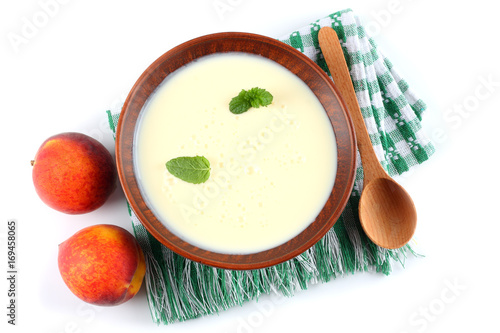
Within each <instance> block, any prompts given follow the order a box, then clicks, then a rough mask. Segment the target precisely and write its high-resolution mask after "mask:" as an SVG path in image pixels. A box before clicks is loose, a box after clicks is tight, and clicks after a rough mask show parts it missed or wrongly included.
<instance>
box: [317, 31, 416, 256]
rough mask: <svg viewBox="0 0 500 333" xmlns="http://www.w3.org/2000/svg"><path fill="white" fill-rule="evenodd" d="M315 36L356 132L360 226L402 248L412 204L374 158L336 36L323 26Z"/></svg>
mask: <svg viewBox="0 0 500 333" xmlns="http://www.w3.org/2000/svg"><path fill="white" fill-rule="evenodd" d="M318 37H319V44H320V47H321V50H322V52H323V55H324V57H325V60H326V63H327V65H328V68H329V70H330V73H331V75H332V78H333V81H334V82H335V85H336V86H337V88H339V90H340V93H341V94H342V97H343V99H344V101H345V102H346V105H347V108H348V109H349V113H350V115H351V119H352V121H353V123H354V129H355V131H356V138H357V143H358V149H359V153H360V155H361V162H362V164H363V172H364V180H363V183H364V188H363V191H362V193H361V199H360V201H359V218H360V221H361V226H362V227H363V229H364V230H365V233H366V235H367V236H368V237H369V238H370V239H371V240H372V241H373V242H374V243H375V244H377V245H379V246H381V247H384V248H387V249H396V248H399V247H402V246H403V245H405V244H406V243H408V242H409V241H410V239H411V237H412V236H413V233H414V232H415V228H416V225H417V212H416V209H415V205H414V204H413V201H412V199H411V197H410V196H409V195H408V193H407V192H406V191H405V190H404V188H402V187H401V186H400V185H399V184H398V183H396V182H395V181H394V180H393V179H392V178H391V177H390V176H389V175H388V174H387V173H386V172H385V170H384V169H383V168H382V165H381V164H380V163H379V161H378V158H377V156H376V155H375V151H374V150H373V146H372V143H371V141H370V136H369V135H368V131H367V129H366V127H365V122H364V119H363V115H362V114H361V110H360V108H359V105H358V100H357V99H356V93H355V91H354V87H353V85H352V82H351V76H350V74H349V69H348V68H347V64H346V62H345V59H344V53H343V52H342V47H341V45H340V42H339V39H338V37H337V34H336V33H335V31H334V30H333V29H332V28H330V27H324V28H322V29H321V30H320V32H319V36H318Z"/></svg>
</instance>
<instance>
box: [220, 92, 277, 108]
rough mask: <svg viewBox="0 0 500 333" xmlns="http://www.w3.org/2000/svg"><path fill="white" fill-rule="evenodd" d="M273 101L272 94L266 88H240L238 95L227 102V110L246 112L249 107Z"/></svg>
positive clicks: (264, 104) (256, 106) (266, 104)
mask: <svg viewBox="0 0 500 333" xmlns="http://www.w3.org/2000/svg"><path fill="white" fill-rule="evenodd" d="M272 102H273V95H271V93H270V92H268V91H267V90H266V89H262V88H258V87H255V88H252V89H250V90H245V89H243V90H241V91H240V93H239V94H238V96H236V97H234V98H233V99H232V100H231V102H229V111H231V112H232V113H234V114H241V113H243V112H247V111H248V110H249V109H250V108H251V107H253V108H258V107H261V106H268V105H269V104H271V103H272Z"/></svg>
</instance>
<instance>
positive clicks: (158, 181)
mask: <svg viewBox="0 0 500 333" xmlns="http://www.w3.org/2000/svg"><path fill="white" fill-rule="evenodd" d="M253 87H259V88H263V89H266V90H267V91H269V92H270V93H271V94H272V95H273V103H272V104H271V105H269V106H267V107H260V108H251V109H250V110H249V111H247V112H246V113H243V114H240V115H235V114H233V113H231V112H230V111H229V102H230V101H231V99H232V98H233V97H235V96H236V95H238V93H239V92H240V91H241V90H242V89H246V90H248V89H251V88H253ZM197 155H199V156H204V157H206V158H207V159H208V160H209V161H210V166H211V175H210V178H209V179H208V181H206V182H205V183H203V184H196V185H195V184H191V183H187V182H184V181H183V180H180V179H178V178H176V177H174V176H173V175H171V174H170V173H169V172H168V171H167V169H166V166H165V163H166V162H167V161H169V160H170V159H172V158H176V157H180V156H197ZM134 167H135V171H136V176H137V178H138V181H139V185H140V189H141V193H142V195H143V197H145V200H146V202H147V203H148V206H149V207H150V208H151V209H152V211H153V212H154V214H155V215H156V216H157V218H158V219H159V220H160V221H162V223H164V224H165V226H167V227H168V228H169V229H170V230H171V231H172V232H173V233H174V234H176V235H177V236H178V237H180V238H182V239H184V240H185V241H187V242H189V243H192V244H193V245H196V246H198V247H200V248H203V249H206V250H210V251H215V252H220V253H229V254H249V253H255V252H259V251H264V250H268V249H270V248H273V247H275V246H278V245H280V244H282V243H284V242H286V241H288V240H289V239H291V238H293V237H294V236H296V235H297V234H299V233H300V232H301V231H303V230H304V229H305V228H306V227H307V226H308V225H309V224H310V223H311V222H312V221H314V219H315V218H316V216H317V215H318V213H319V212H320V211H321V209H322V208H323V206H324V204H325V202H326V201H327V199H328V197H329V195H330V193H331V190H332V187H333V184H334V179H335V175H336V167H337V149H336V144H335V137H334V132H333V129H332V126H331V123H330V121H329V119H328V117H327V115H326V112H325V110H324V108H323V107H322V106H321V104H320V102H319V101H318V99H317V98H316V96H315V95H314V94H313V93H312V91H311V90H310V89H309V87H307V85H306V84H305V83H303V82H302V81H301V80H300V79H299V78H298V77H297V76H296V75H294V74H293V73H291V72H290V71H289V70H287V69H286V68H284V67H283V66H281V65H279V64H277V63H275V62H273V61H271V60H269V59H266V58H264V57H260V56H257V55H249V54H243V53H227V54H217V55H210V56H205V57H202V58H199V59H198V60H196V61H195V62H192V63H190V64H188V65H186V66H185V67H183V68H180V69H179V70H177V71H176V72H174V73H173V74H171V75H169V76H168V77H167V78H166V79H165V81H164V82H163V83H162V84H161V85H160V86H159V87H158V88H157V89H156V91H155V92H154V93H153V94H152V96H151V97H150V98H149V99H148V101H147V103H146V105H145V106H144V108H143V110H142V111H141V115H140V117H139V120H138V123H137V128H136V135H135V138H134Z"/></svg>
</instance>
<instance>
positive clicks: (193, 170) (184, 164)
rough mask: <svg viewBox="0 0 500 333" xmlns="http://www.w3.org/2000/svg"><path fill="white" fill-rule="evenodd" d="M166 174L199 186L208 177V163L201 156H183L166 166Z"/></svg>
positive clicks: (172, 160)
mask: <svg viewBox="0 0 500 333" xmlns="http://www.w3.org/2000/svg"><path fill="white" fill-rule="evenodd" d="M165 165H166V167H167V170H168V172H170V173H171V174H172V175H174V176H175V177H177V178H179V179H182V180H183V181H185V182H188V183H192V184H201V183H204V182H206V181H207V180H208V178H209V177H210V162H209V161H208V160H207V159H206V158H205V157H203V156H194V157H190V156H183V157H177V158H174V159H171V160H170V161H168V162H167V163H166V164H165Z"/></svg>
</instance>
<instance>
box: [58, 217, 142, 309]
mask: <svg viewBox="0 0 500 333" xmlns="http://www.w3.org/2000/svg"><path fill="white" fill-rule="evenodd" d="M58 266H59V272H60V273H61V277H62V279H63V280H64V282H65V283H66V285H67V286H68V288H69V289H70V290H71V292H73V294H75V295H76V296H77V297H78V298H80V299H81V300H83V301H85V302H87V303H90V304H94V305H102V306H111V305H118V304H121V303H124V302H126V301H128V300H129V299H131V298H132V297H133V296H134V295H136V294H137V292H138V291H139V289H140V287H141V284H142V281H143V279H144V275H145V273H146V263H145V260H144V254H143V252H142V250H141V248H140V246H139V243H138V242H137V240H136V239H135V238H134V236H133V235H132V234H131V233H130V232H128V231H127V230H125V229H123V228H121V227H118V226H114V225H108V224H99V225H94V226H90V227H87V228H84V229H82V230H80V231H78V232H77V233H75V234H74V235H73V236H71V237H70V238H68V239H67V240H66V241H64V242H63V243H61V244H60V245H59V254H58Z"/></svg>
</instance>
